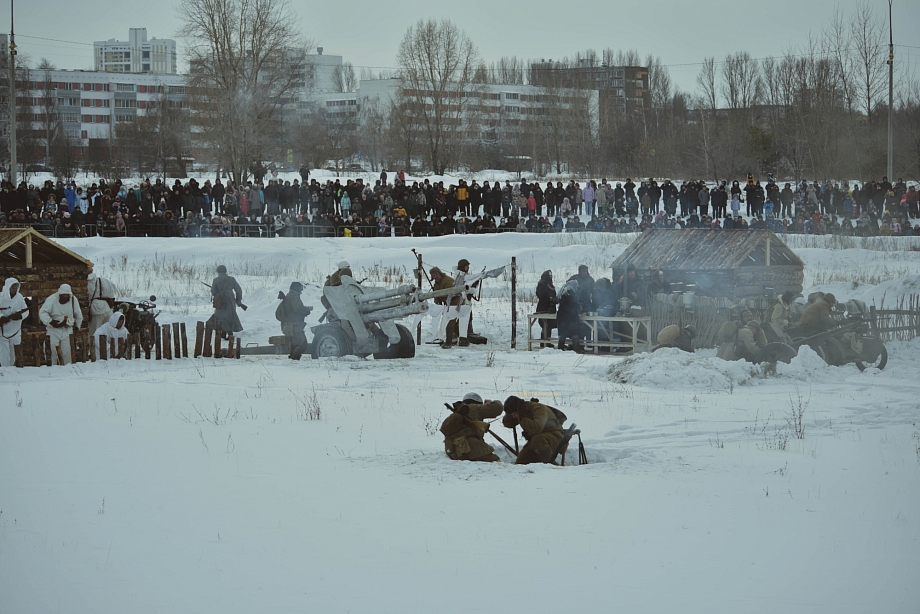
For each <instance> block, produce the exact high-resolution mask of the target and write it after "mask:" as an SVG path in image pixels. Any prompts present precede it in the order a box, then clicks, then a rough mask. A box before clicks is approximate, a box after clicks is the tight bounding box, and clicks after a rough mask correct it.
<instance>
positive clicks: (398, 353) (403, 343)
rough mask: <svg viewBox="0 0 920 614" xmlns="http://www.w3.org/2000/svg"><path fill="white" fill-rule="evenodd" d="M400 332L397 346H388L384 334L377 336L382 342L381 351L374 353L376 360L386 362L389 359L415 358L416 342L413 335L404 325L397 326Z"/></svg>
mask: <svg viewBox="0 0 920 614" xmlns="http://www.w3.org/2000/svg"><path fill="white" fill-rule="evenodd" d="M396 330H398V331H399V342H398V343H397V344H396V345H386V347H384V345H385V344H387V337H386V335H384V334H383V333H382V332H381V333H380V334H379V335H377V338H378V339H379V340H380V346H381V348H382V349H381V350H380V351H379V352H375V353H374V358H375V359H376V360H385V359H388V358H413V357H415V341H414V340H413V339H412V333H411V332H409V329H408V328H406V327H405V326H403V325H402V324H397V325H396Z"/></svg>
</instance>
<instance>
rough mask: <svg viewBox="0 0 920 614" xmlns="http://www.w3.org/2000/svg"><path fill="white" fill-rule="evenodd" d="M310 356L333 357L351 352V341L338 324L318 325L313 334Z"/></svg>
mask: <svg viewBox="0 0 920 614" xmlns="http://www.w3.org/2000/svg"><path fill="white" fill-rule="evenodd" d="M311 346H312V352H311V356H313V358H335V357H338V356H346V355H348V354H351V343H349V342H348V337H347V336H346V335H345V331H343V330H342V329H341V328H339V327H338V326H333V325H331V324H325V325H322V326H319V327H318V328H317V329H316V332H315V333H314V335H313V343H312V344H311Z"/></svg>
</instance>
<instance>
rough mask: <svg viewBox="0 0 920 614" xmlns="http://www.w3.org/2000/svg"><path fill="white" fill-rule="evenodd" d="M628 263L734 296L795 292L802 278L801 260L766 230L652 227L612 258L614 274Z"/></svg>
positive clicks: (707, 292) (648, 273) (702, 290)
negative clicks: (614, 259) (613, 259)
mask: <svg viewBox="0 0 920 614" xmlns="http://www.w3.org/2000/svg"><path fill="white" fill-rule="evenodd" d="M630 264H632V265H634V266H635V267H636V270H637V271H638V273H639V274H640V275H642V276H644V277H646V279H651V278H652V276H653V275H654V274H655V273H657V272H658V271H663V272H664V275H665V279H666V281H669V282H671V283H672V284H679V285H682V286H683V287H684V289H692V290H693V291H694V292H696V293H697V294H700V295H703V296H713V297H727V298H730V299H732V300H734V301H738V300H741V299H745V298H761V297H770V298H773V297H775V296H776V295H777V294H780V293H782V292H784V291H786V290H792V291H793V292H795V293H799V292H801V291H802V282H803V281H804V278H805V274H804V268H805V263H803V262H802V260H801V259H800V258H799V257H798V256H796V255H795V253H794V252H793V251H792V250H791V249H790V248H789V246H787V245H786V244H785V243H784V242H783V241H782V240H780V239H779V237H777V236H776V235H775V234H773V232H771V231H769V230H709V229H683V230H681V229H673V230H672V229H664V228H655V229H651V230H647V231H646V232H644V233H642V234H641V235H640V236H639V238H637V239H636V240H635V241H633V243H632V244H631V245H630V246H629V247H628V248H627V249H626V251H624V252H623V253H622V254H621V255H620V257H619V258H617V259H616V261H614V263H613V265H612V267H613V269H614V271H615V273H614V274H615V275H617V274H618V272H619V271H620V270H622V269H623V268H625V267H626V266H627V265H630ZM614 279H616V277H614Z"/></svg>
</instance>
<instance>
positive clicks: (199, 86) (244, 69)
mask: <svg viewBox="0 0 920 614" xmlns="http://www.w3.org/2000/svg"><path fill="white" fill-rule="evenodd" d="M177 11H178V16H179V19H180V21H181V22H182V23H183V24H185V25H183V27H182V28H181V30H180V36H182V37H183V38H184V39H185V40H186V43H187V49H188V55H189V86H190V88H191V99H192V101H193V104H194V111H195V115H196V120H197V122H198V124H199V125H200V126H201V129H202V135H203V137H204V139H205V141H206V142H207V144H209V145H210V146H211V147H212V150H213V151H214V152H215V154H216V156H217V157H218V158H219V160H220V162H221V164H222V166H223V167H224V169H225V170H227V171H228V172H229V173H230V176H231V178H232V179H233V180H234V182H236V183H244V182H245V180H246V178H247V176H248V172H249V168H250V166H251V165H254V164H258V163H260V161H261V160H262V159H264V157H265V156H266V155H268V154H269V153H272V152H270V151H269V149H271V147H272V144H273V143H275V142H277V139H278V137H279V132H280V119H279V115H280V110H281V108H282V107H283V105H285V104H287V103H289V102H291V101H293V100H294V99H296V98H297V96H298V94H299V92H300V91H301V90H302V89H303V88H304V87H306V85H307V84H308V83H307V82H308V77H309V71H308V68H307V62H306V53H307V49H308V47H309V43H308V42H307V41H305V40H304V38H303V37H302V35H301V33H300V27H299V24H298V19H297V18H296V16H295V14H294V12H293V10H292V8H291V4H290V1H289V0H183V2H182V4H181V5H180V6H179V8H178V10H177Z"/></svg>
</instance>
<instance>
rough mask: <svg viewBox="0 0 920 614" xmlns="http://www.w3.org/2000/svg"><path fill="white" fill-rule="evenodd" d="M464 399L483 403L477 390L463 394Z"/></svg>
mask: <svg viewBox="0 0 920 614" xmlns="http://www.w3.org/2000/svg"><path fill="white" fill-rule="evenodd" d="M463 400H464V401H472V402H473V403H482V397H481V396H479V394H478V393H475V392H467V393H466V394H465V395H463Z"/></svg>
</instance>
